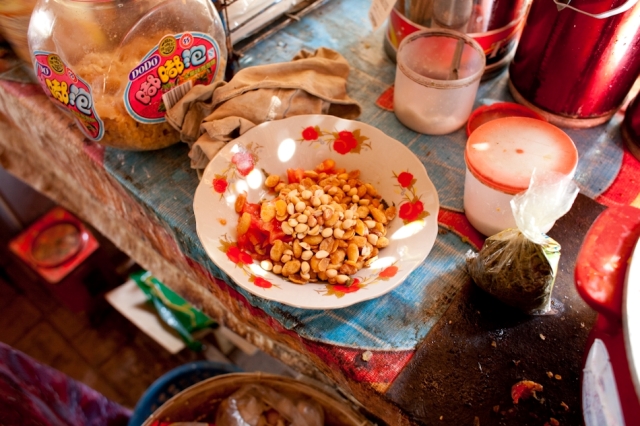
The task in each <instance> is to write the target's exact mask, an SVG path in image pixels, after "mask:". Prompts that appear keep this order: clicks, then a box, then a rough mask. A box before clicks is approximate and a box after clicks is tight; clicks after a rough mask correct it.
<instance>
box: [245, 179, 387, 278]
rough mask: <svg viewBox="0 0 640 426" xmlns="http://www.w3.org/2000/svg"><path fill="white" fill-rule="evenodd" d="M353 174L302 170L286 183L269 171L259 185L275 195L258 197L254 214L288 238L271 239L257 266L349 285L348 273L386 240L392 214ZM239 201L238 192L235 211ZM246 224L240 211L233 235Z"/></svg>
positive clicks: (373, 257)
mask: <svg viewBox="0 0 640 426" xmlns="http://www.w3.org/2000/svg"><path fill="white" fill-rule="evenodd" d="M359 177H360V171H359V170H354V171H351V172H348V173H346V172H344V173H333V174H328V173H325V172H320V173H319V172H316V171H314V170H306V171H305V172H304V178H303V179H302V180H301V181H300V183H289V184H287V183H284V182H282V181H281V180H280V177H279V176H278V175H270V176H269V177H268V178H267V179H266V181H265V185H266V186H267V187H269V188H271V189H273V190H274V191H275V193H276V194H277V196H276V197H275V198H274V199H271V200H264V201H263V202H262V204H261V209H260V217H261V219H262V221H264V222H269V221H271V220H272V219H273V218H276V219H277V220H278V221H279V222H281V227H282V230H283V232H284V233H285V234H287V235H290V236H291V237H292V239H291V241H290V242H284V241H282V240H276V241H275V242H274V244H273V245H272V246H271V249H270V252H269V260H263V261H262V262H260V266H261V267H262V268H263V269H265V270H267V271H272V272H273V273H275V274H278V275H282V276H283V277H286V278H287V279H289V280H290V281H292V282H294V283H297V284H305V283H307V282H318V281H326V282H328V283H329V284H342V285H347V286H348V285H351V284H352V283H353V278H352V275H353V274H355V273H356V272H357V271H359V270H360V269H362V268H363V267H365V266H369V265H370V264H371V263H372V262H373V261H375V260H376V259H377V258H378V251H379V249H382V248H384V247H386V246H387V245H389V240H388V239H387V237H386V233H387V225H388V224H389V222H391V220H392V219H393V218H394V217H395V215H396V208H395V206H387V205H386V203H385V202H384V201H383V200H382V197H381V196H380V194H378V193H377V191H376V189H375V188H374V187H373V186H372V185H371V184H369V183H364V182H362V181H361V180H360V179H359ZM243 203H244V199H243V197H239V198H238V200H237V201H236V211H238V212H240V211H242V205H243ZM250 223H251V216H250V215H249V214H248V213H243V214H242V216H241V217H240V220H239V223H238V234H239V235H241V234H242V233H243V232H247V230H248V229H249V226H250ZM259 250H260V248H259V247H256V251H257V252H258V253H259ZM261 254H264V255H266V253H261Z"/></svg>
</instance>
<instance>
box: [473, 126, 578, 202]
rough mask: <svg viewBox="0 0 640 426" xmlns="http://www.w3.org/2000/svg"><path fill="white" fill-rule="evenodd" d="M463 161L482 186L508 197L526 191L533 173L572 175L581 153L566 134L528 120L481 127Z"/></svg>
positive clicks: (474, 133)
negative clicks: (549, 172)
mask: <svg viewBox="0 0 640 426" xmlns="http://www.w3.org/2000/svg"><path fill="white" fill-rule="evenodd" d="M464 157H465V162H466V163H467V167H468V168H469V171H470V172H471V173H472V174H473V175H474V176H475V177H476V178H477V179H478V180H479V181H480V182H482V183H483V184H484V185H486V186H489V187H491V188H494V189H497V190H499V191H502V192H506V193H508V194H517V193H519V192H522V191H524V190H526V189H527V188H528V187H529V181H530V180H531V175H532V174H533V170H534V169H538V170H547V171H554V172H558V173H562V174H565V175H570V174H573V173H574V172H575V168H576V166H577V164H578V150H577V149H576V147H575V145H574V144H573V141H572V140H571V138H570V137H569V136H568V135H567V134H566V133H565V132H563V131H562V130H560V129H559V128H557V127H556V126H554V125H552V124H549V123H547V122H546V121H540V120H536V119H534V118H528V117H505V118H498V119H495V120H492V121H489V122H487V123H485V124H483V125H481V126H480V127H478V128H477V129H476V130H475V131H474V132H473V133H471V136H469V139H467V147H466V149H465V152H464Z"/></svg>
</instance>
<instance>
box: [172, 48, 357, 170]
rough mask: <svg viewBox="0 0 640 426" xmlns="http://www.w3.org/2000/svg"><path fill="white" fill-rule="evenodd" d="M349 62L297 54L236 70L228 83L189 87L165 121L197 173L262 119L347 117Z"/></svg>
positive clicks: (332, 54)
mask: <svg viewBox="0 0 640 426" xmlns="http://www.w3.org/2000/svg"><path fill="white" fill-rule="evenodd" d="M348 75H349V64H348V63H347V61H346V59H345V58H344V57H343V56H342V55H340V54H339V53H338V52H336V51H334V50H331V49H327V48H319V49H317V50H316V51H315V52H313V53H310V52H308V51H304V50H302V51H300V52H299V53H298V54H297V55H296V56H295V57H294V58H293V60H292V61H291V62H284V63H277V64H269V65H259V66H255V67H249V68H245V69H242V70H240V71H239V72H238V73H237V74H236V75H235V76H234V77H233V78H232V79H231V81H229V82H228V83H225V82H219V83H216V84H211V85H208V86H203V85H199V86H195V87H193V88H192V89H191V90H190V91H189V93H187V95H186V96H185V97H184V98H182V99H181V100H180V101H179V102H178V103H176V104H175V105H174V106H173V107H172V108H171V109H170V110H169V111H167V114H166V118H167V122H169V124H171V126H173V127H174V128H175V129H176V130H178V131H179V132H180V138H181V140H182V141H183V142H186V143H187V144H189V146H190V151H189V157H190V158H191V167H192V168H194V169H196V170H198V173H199V174H200V173H201V172H202V169H204V168H205V167H206V166H207V164H208V163H209V160H210V159H211V158H213V156H215V154H216V153H217V152H218V151H219V150H220V149H221V148H222V147H223V146H224V144H225V143H226V142H228V141H230V140H232V139H235V138H236V137H238V136H240V135H242V134H244V133H245V132H246V131H247V130H249V129H251V128H252V127H254V126H256V125H258V124H260V123H263V122H265V121H272V120H278V119H281V118H286V117H291V116H294V115H301V114H328V115H335V116H338V117H342V118H347V119H355V118H357V117H358V116H359V115H360V112H361V108H360V105H359V104H358V103H357V102H356V101H355V100H353V99H351V98H350V97H349V96H348V95H347V76H348Z"/></svg>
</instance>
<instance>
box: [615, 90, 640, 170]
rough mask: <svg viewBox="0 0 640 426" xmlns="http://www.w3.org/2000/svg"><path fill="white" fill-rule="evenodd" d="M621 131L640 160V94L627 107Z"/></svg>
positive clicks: (623, 137) (624, 139)
mask: <svg viewBox="0 0 640 426" xmlns="http://www.w3.org/2000/svg"><path fill="white" fill-rule="evenodd" d="M620 131H621V132H622V140H623V141H624V142H625V143H626V144H627V147H628V148H629V151H631V153H632V154H633V155H634V156H635V157H636V158H637V159H638V160H640V93H639V94H638V95H637V96H636V97H635V99H634V100H632V101H631V102H630V103H629V105H628V106H627V110H626V111H625V114H624V120H622V125H621V126H620Z"/></svg>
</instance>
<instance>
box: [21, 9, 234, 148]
mask: <svg viewBox="0 0 640 426" xmlns="http://www.w3.org/2000/svg"><path fill="white" fill-rule="evenodd" d="M28 39H29V50H30V52H31V57H32V61H33V65H34V68H35V72H36V75H37V76H38V79H39V81H40V84H41V85H42V87H43V89H44V91H45V93H46V94H47V95H48V96H49V98H50V99H51V100H52V101H53V102H54V103H56V105H58V106H59V107H61V108H62V109H63V110H65V111H66V112H68V113H70V114H71V115H72V116H73V117H74V119H75V121H76V123H77V124H78V126H79V127H80V129H81V130H82V131H83V132H84V134H85V135H86V136H87V137H88V138H90V139H92V140H94V141H99V142H100V143H101V144H103V145H106V146H111V147H115V148H121V149H130V150H152V149H159V148H164V147H166V146H169V145H172V144H174V143H176V142H178V141H179V134H178V132H177V131H175V130H174V129H173V128H172V127H171V126H170V125H169V124H168V123H166V120H165V113H166V111H167V110H168V109H170V108H171V106H173V105H174V104H175V103H176V102H177V101H178V100H179V99H180V98H182V97H183V96H184V95H185V94H186V93H187V92H188V91H189V89H190V88H191V87H192V86H193V85H197V84H210V83H212V82H215V81H219V80H222V79H223V77H224V70H225V66H226V62H227V50H226V43H225V35H224V29H223V26H222V23H221V21H220V17H219V15H218V12H217V11H216V10H215V9H214V8H213V6H212V3H211V2H210V0H39V1H38V3H37V4H36V7H35V9H34V12H33V15H32V17H31V22H30V24H29V32H28Z"/></svg>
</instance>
